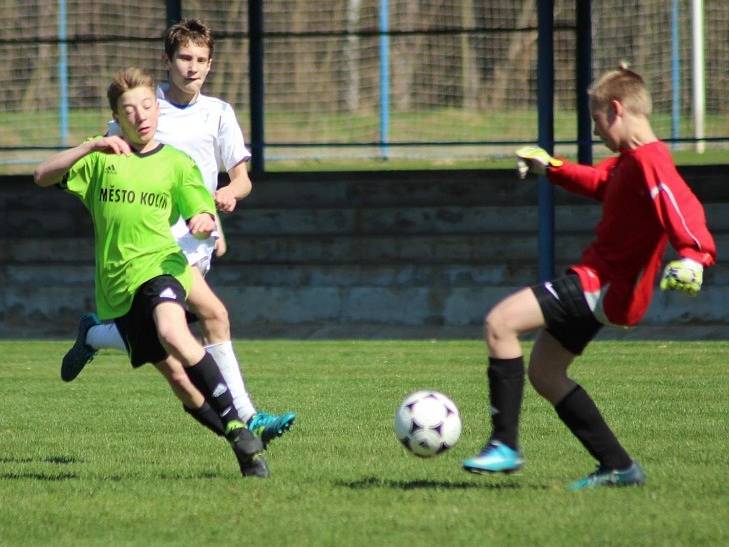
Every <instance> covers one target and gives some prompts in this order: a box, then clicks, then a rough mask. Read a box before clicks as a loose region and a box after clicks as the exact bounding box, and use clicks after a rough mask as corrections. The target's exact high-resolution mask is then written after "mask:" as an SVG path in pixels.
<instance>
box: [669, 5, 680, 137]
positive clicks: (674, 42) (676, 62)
mask: <svg viewBox="0 0 729 547" xmlns="http://www.w3.org/2000/svg"><path fill="white" fill-rule="evenodd" d="M680 10H681V8H680V5H679V0H673V5H672V6H671V138H672V139H680V138H681V53H680V47H679V46H680V44H681V18H680V17H681V13H680ZM677 146H678V144H677V143H676V142H675V141H674V143H673V145H672V147H673V148H676V147H677Z"/></svg>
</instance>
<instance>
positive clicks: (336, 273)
mask: <svg viewBox="0 0 729 547" xmlns="http://www.w3.org/2000/svg"><path fill="white" fill-rule="evenodd" d="M566 266H567V264H566V263H565V264H559V265H557V266H556V268H555V271H556V272H557V273H559V272H562V271H564V269H565V268H566ZM538 278H539V272H538V265H537V263H536V262H533V261H530V262H519V263H515V262H509V263H493V264H463V263H460V264H459V263H454V264H390V265H386V264H369V265H367V264H329V265H303V264H296V265H281V264H230V263H228V264H221V263H218V264H216V265H215V267H213V269H212V271H211V272H210V274H208V282H209V283H210V285H211V286H212V287H213V288H214V289H216V290H217V289H218V288H220V287H284V288H292V289H296V288H305V287H334V288H343V287H345V288H346V287H395V288H407V287H434V288H443V287H460V288H468V287H476V288H483V287H487V286H494V287H509V286H525V285H532V284H534V283H536V281H537V280H538ZM704 280H705V281H704V285H705V286H706V287H709V286H724V287H726V286H729V264H728V263H719V264H717V265H716V266H714V267H712V268H709V269H707V270H706V272H705V273H704ZM0 283H2V285H3V286H6V287H7V286H12V287H39V286H68V287H76V288H81V289H83V290H85V289H86V288H88V287H90V286H93V283H94V266H93V264H81V265H79V264H69V263H66V264H50V265H49V264H5V265H4V266H3V267H2V268H0Z"/></svg>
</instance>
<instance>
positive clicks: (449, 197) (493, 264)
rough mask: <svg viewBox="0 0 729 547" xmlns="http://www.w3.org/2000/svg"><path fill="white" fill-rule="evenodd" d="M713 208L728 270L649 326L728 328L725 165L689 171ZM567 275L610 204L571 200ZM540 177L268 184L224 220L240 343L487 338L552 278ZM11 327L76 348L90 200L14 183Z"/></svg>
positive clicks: (6, 318) (663, 308)
mask: <svg viewBox="0 0 729 547" xmlns="http://www.w3.org/2000/svg"><path fill="white" fill-rule="evenodd" d="M682 171H683V173H684V176H685V177H686V178H687V180H689V181H690V183H691V185H692V186H693V188H694V190H695V191H696V193H697V194H698V195H699V197H700V198H701V199H702V201H704V203H705V206H706V211H707V216H708V218H709V224H710V227H711V228H712V230H713V231H714V234H715V236H716V239H717V243H718V246H719V256H720V263H719V265H718V266H717V267H715V268H712V269H711V270H708V271H707V273H706V285H705V290H704V291H702V294H701V296H700V297H699V298H696V299H688V298H686V297H683V296H682V295H676V294H660V293H657V296H656V299H655V301H654V303H653V305H652V307H651V309H650V311H649V314H648V316H647V318H646V321H645V323H646V324H648V325H665V324H668V323H672V324H692V325H696V324H704V325H712V324H713V325H719V326H721V325H724V324H729V310H727V306H726V305H725V304H724V303H725V302H729V269H727V264H728V263H727V262H726V261H725V260H726V257H728V256H729V252H727V251H729V199H728V198H729V186H727V184H726V174H727V168H726V167H694V168H685V169H683V170H682ZM556 192H557V194H556V200H557V204H558V207H557V210H556V225H557V230H558V238H557V242H556V258H557V262H558V268H561V267H563V266H564V265H566V264H568V263H570V262H571V261H574V260H576V259H577V258H578V257H579V255H580V252H581V250H582V248H583V247H584V246H585V245H586V244H587V242H589V241H590V239H591V237H592V231H593V228H594V226H595V224H596V221H597V219H598V218H599V214H600V210H599V206H598V205H596V204H594V203H592V202H589V201H587V200H585V199H583V198H580V197H578V196H572V195H569V194H567V193H566V192H563V191H561V190H559V189H557V191H556ZM536 203H537V194H536V182H535V181H534V180H530V181H526V182H519V181H517V180H516V179H515V177H514V176H513V173H512V172H511V171H469V172H458V171H440V172H383V173H323V174H322V173H307V174H295V173H294V174H283V173H282V174H268V175H266V176H265V177H263V178H260V179H258V180H256V181H254V191H253V193H252V194H251V196H250V197H249V198H248V199H246V200H245V201H244V202H241V204H240V206H239V209H238V211H237V212H236V213H234V214H233V215H229V216H226V217H225V218H224V221H223V222H224V227H225V231H226V235H227V238H228V243H229V247H230V251H229V253H228V254H227V255H226V256H225V257H223V258H222V259H221V260H219V261H217V263H216V264H215V266H214V268H213V271H212V273H211V274H210V277H209V281H210V283H211V285H213V287H214V289H215V290H216V292H218V293H219V295H220V296H221V297H222V298H223V300H224V301H225V302H226V303H227V305H228V308H229V311H230V315H231V320H232V325H233V328H234V331H235V333H236V334H237V335H240V334H246V333H249V334H251V333H252V334H254V335H260V334H264V333H266V332H276V333H279V334H286V333H297V332H305V331H306V329H311V328H316V329H319V330H320V332H322V329H323V332H327V329H329V330H328V331H329V332H333V330H332V329H335V328H342V327H348V326H349V327H353V328H354V327H361V326H370V327H373V326H374V327H380V328H395V327H410V328H413V329H417V328H423V329H429V328H430V329H433V328H454V329H458V328H461V327H463V328H473V329H476V328H477V327H478V325H480V323H481V320H482V317H483V315H484V313H485V312H486V311H487V310H488V309H489V308H490V307H491V306H492V305H493V304H495V303H496V302H497V301H498V300H499V299H501V298H502V297H503V296H505V295H506V294H508V293H509V292H511V291H513V290H514V289H516V288H518V287H521V286H523V285H528V284H532V283H533V282H534V281H535V280H536V278H537V268H536V264H537V238H536V235H537V232H536V230H537V205H536ZM0 209H2V213H3V218H4V219H6V222H5V234H4V235H3V236H2V245H0V259H2V267H1V269H0V281H1V282H2V283H1V286H2V296H1V297H0V305H1V306H2V307H1V308H0V329H2V331H3V332H4V333H6V334H8V335H13V336H14V335H18V334H19V333H21V334H22V333H26V332H28V333H31V334H32V333H39V334H45V335H48V334H50V335H59V336H64V335H65V336H68V335H69V333H70V332H73V331H74V328H75V324H76V321H77V318H78V316H79V314H81V313H82V312H84V311H86V310H91V309H93V253H92V240H91V226H90V222H89V220H88V215H87V214H86V211H85V210H84V208H83V206H82V205H81V204H80V202H77V201H76V200H75V199H74V198H72V197H70V196H68V195H66V194H63V193H62V192H60V191H58V190H55V189H49V190H42V189H39V188H36V187H34V186H33V184H32V181H31V180H30V178H27V177H26V178H12V179H11V178H5V179H0Z"/></svg>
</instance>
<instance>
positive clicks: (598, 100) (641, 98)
mask: <svg viewBox="0 0 729 547" xmlns="http://www.w3.org/2000/svg"><path fill="white" fill-rule="evenodd" d="M587 94H588V95H589V96H590V108H591V109H592V110H600V109H603V108H605V107H606V106H608V105H609V104H610V101H613V100H615V101H618V102H619V103H620V104H622V105H623V107H624V108H625V110H627V111H628V112H629V113H631V114H634V115H637V116H650V113H651V110H652V108H653V106H652V102H651V96H650V93H649V92H648V88H647V87H646V84H645V81H644V80H643V78H642V77H641V76H640V74H638V73H637V72H634V71H632V70H630V69H629V68H628V64H627V63H626V62H624V61H623V62H621V63H620V65H619V67H618V69H617V70H611V71H609V72H606V73H605V74H603V75H602V76H600V78H598V80H597V81H596V82H594V83H593V84H592V85H591V86H590V88H589V89H588V90H587Z"/></svg>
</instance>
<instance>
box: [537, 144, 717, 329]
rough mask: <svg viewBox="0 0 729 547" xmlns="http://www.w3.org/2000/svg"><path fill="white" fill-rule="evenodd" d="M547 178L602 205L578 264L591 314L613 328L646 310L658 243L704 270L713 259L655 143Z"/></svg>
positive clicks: (689, 200)
mask: <svg viewBox="0 0 729 547" xmlns="http://www.w3.org/2000/svg"><path fill="white" fill-rule="evenodd" d="M548 178H549V180H550V181H551V182H552V183H554V184H556V185H559V186H562V187H563V188H565V189H567V190H569V191H571V192H575V193H577V194H581V195H584V196H587V197H591V198H594V199H597V200H599V201H602V203H603V207H602V218H601V220H600V223H599V224H598V226H597V228H596V231H595V235H596V237H595V240H594V241H593V242H592V243H591V244H590V245H589V246H588V247H587V249H585V251H584V252H583V254H582V258H581V259H580V263H579V264H574V265H572V266H570V269H572V270H573V271H575V272H576V273H577V275H578V276H579V277H580V281H581V283H582V287H583V290H584V292H585V296H586V298H587V300H588V303H589V304H590V305H591V307H592V308H593V309H594V312H595V316H596V317H597V318H598V319H599V320H601V321H603V322H609V323H612V324H616V325H635V324H637V323H638V322H639V321H640V320H641V318H642V317H643V315H644V314H645V312H646V311H647V310H648V306H649V305H650V302H651V299H652V297H653V290H654V284H655V280H656V275H657V274H658V272H659V270H660V269H661V261H662V257H663V253H664V251H665V248H666V244H667V243H668V242H669V241H670V243H671V245H672V246H673V248H674V249H676V252H677V253H678V254H679V256H681V257H683V258H691V259H693V260H695V261H697V262H700V263H701V264H703V265H704V266H711V265H712V264H714V262H715V260H716V245H715V243H714V238H713V237H712V236H711V234H710V233H709V230H708V228H707V226H706V217H705V215H704V209H703V207H702V205H701V203H700V202H699V200H698V199H697V198H696V196H695V195H694V193H693V192H692V191H691V189H690V188H689V187H688V185H687V184H686V181H684V180H683V178H682V177H681V175H679V173H678V171H676V167H675V165H674V163H673V160H672V158H671V154H670V152H669V151H668V148H667V147H666V145H665V144H664V143H662V142H660V141H656V142H652V143H649V144H645V145H643V146H640V147H638V148H636V149H634V150H625V151H622V152H621V153H620V155H619V156H617V157H612V158H609V159H606V160H604V161H602V162H600V163H599V164H598V165H596V166H595V167H591V166H586V165H579V164H575V163H570V162H564V165H563V166H561V167H557V168H551V169H550V170H549V172H548Z"/></svg>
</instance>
